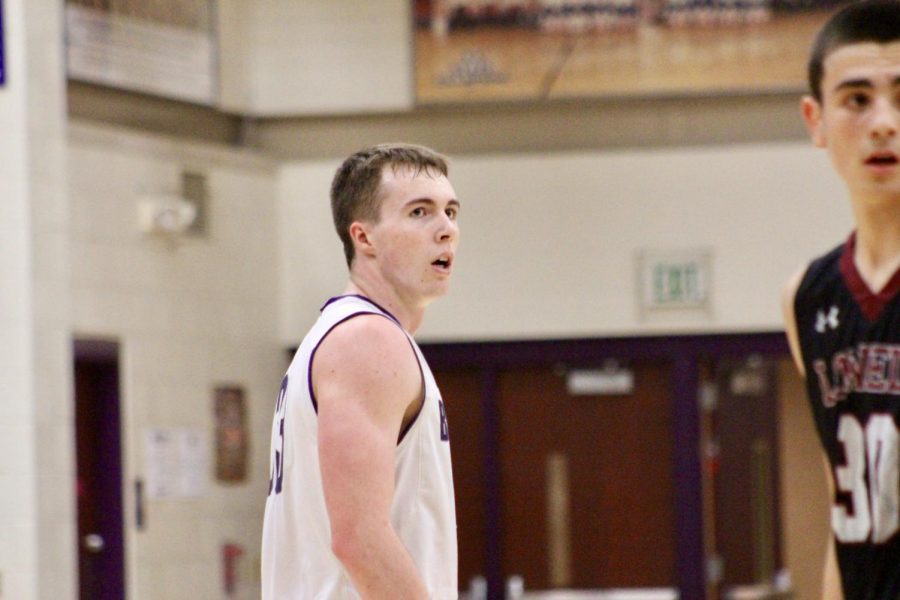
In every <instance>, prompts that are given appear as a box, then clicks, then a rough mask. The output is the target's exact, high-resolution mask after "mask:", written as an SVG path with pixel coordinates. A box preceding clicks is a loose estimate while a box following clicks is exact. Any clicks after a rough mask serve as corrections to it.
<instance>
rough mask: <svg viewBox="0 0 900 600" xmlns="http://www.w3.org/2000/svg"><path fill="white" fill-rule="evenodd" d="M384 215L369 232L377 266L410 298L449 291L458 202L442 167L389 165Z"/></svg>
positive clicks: (383, 179) (418, 300)
mask: <svg viewBox="0 0 900 600" xmlns="http://www.w3.org/2000/svg"><path fill="white" fill-rule="evenodd" d="M379 194H380V196H381V209H380V220H379V221H378V223H376V224H370V226H369V231H368V237H369V241H370V242H371V244H372V248H373V252H374V254H375V258H376V260H377V261H378V266H379V270H380V271H381V273H382V275H383V276H384V278H385V280H386V281H387V283H389V284H390V285H391V286H392V287H393V288H394V290H395V291H396V292H397V293H398V294H399V295H400V296H401V297H402V298H403V299H404V300H405V301H407V302H410V303H413V304H423V303H427V302H429V301H431V300H433V299H434V298H437V297H438V296H442V295H444V294H445V293H446V292H447V287H448V285H449V280H450V274H451V272H452V270H453V260H454V255H455V253H456V247H457V244H458V242H459V225H458V223H457V220H456V217H457V213H458V212H459V202H458V201H457V199H456V193H455V192H454V191H453V186H451V185H450V181H448V180H447V178H446V177H445V176H443V175H441V174H440V173H439V172H434V171H426V170H423V171H420V172H419V173H416V172H415V170H414V169H411V168H409V167H402V166H401V167H398V168H396V169H395V168H394V167H393V166H391V165H387V166H385V168H384V170H383V171H382V175H381V186H380V188H379Z"/></svg>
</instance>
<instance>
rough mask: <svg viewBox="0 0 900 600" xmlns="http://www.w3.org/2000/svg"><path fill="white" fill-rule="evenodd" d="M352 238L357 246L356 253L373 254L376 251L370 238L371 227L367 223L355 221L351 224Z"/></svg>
mask: <svg viewBox="0 0 900 600" xmlns="http://www.w3.org/2000/svg"><path fill="white" fill-rule="evenodd" d="M350 239H351V240H353V245H354V246H355V247H356V254H365V255H369V256H371V255H372V254H374V252H375V248H374V246H373V245H372V240H371V239H370V238H369V228H368V225H367V224H366V223H363V222H361V221H354V222H353V223H352V224H351V225H350Z"/></svg>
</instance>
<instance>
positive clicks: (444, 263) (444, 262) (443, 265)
mask: <svg viewBox="0 0 900 600" xmlns="http://www.w3.org/2000/svg"><path fill="white" fill-rule="evenodd" d="M451 262H452V261H451V260H450V259H449V258H439V259H437V260H436V261H434V262H432V263H431V264H433V265H434V266H436V267H438V268H440V269H449V268H450V264H451Z"/></svg>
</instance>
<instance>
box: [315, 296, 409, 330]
mask: <svg viewBox="0 0 900 600" xmlns="http://www.w3.org/2000/svg"><path fill="white" fill-rule="evenodd" d="M343 298H359V299H360V300H364V301H365V302H368V303H369V304H371V305H372V306H374V307H375V308H377V309H378V310H380V311H381V312H383V313H384V314H385V315H387V316H388V317H390V319H391V320H392V321H394V322H395V323H396V324H397V325H400V319H398V318H397V317H395V316H394V315H392V314H391V311H389V310H387V309H386V308H384V307H382V306H380V305H379V304H377V303H376V302H375V301H374V300H372V299H371V298H368V297H366V296H363V295H362V294H344V295H343V296H335V297H334V298H329V299H328V301H327V302H325V304H323V305H322V308H320V309H319V311H320V312H321V311H323V310H325V307H326V306H328V305H329V304H332V303H334V302H337V301H338V300H341V299H343ZM400 329H403V325H400ZM403 330H404V331H406V330H405V329H403Z"/></svg>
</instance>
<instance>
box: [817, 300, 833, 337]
mask: <svg viewBox="0 0 900 600" xmlns="http://www.w3.org/2000/svg"><path fill="white" fill-rule="evenodd" d="M837 327H838V307H837V306H832V307H831V309H829V311H828V314H825V311H824V310H820V311H819V312H818V313H817V314H816V331H818V332H819V333H825V330H826V329H828V328H831V329H837Z"/></svg>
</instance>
